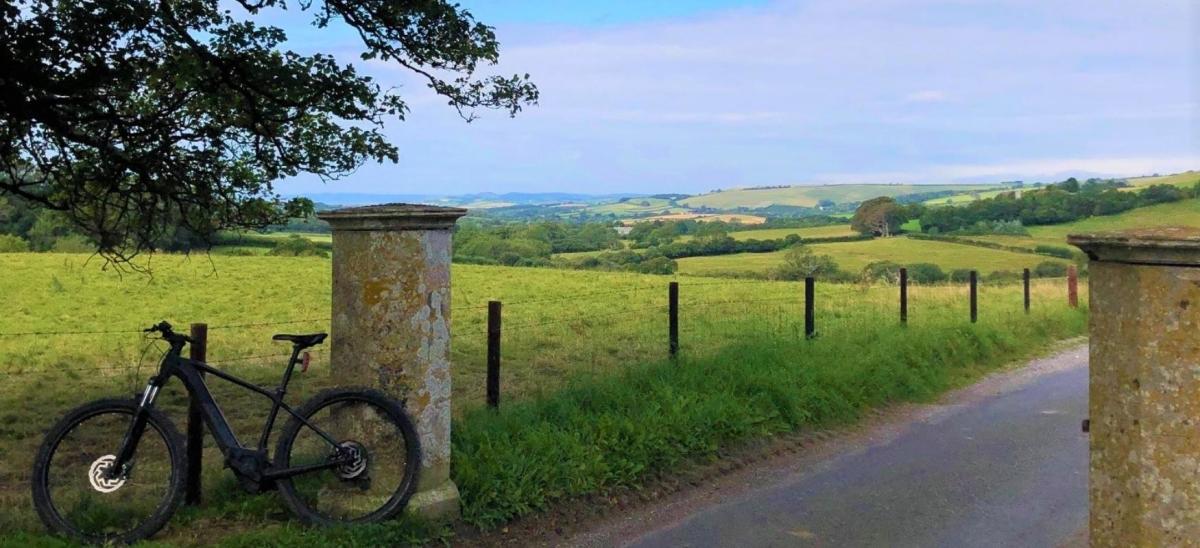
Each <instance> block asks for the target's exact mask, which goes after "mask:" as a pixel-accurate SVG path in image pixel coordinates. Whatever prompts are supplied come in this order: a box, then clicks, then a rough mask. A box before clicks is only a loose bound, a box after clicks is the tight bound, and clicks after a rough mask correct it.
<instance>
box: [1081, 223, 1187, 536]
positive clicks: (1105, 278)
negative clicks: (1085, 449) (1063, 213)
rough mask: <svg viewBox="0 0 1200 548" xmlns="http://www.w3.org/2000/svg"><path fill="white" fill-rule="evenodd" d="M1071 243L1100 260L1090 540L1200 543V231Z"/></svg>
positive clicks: (1096, 268) (1094, 309)
mask: <svg viewBox="0 0 1200 548" xmlns="http://www.w3.org/2000/svg"><path fill="white" fill-rule="evenodd" d="M1068 241H1069V242H1070V243H1071V244H1074V245H1076V246H1079V247H1080V248H1081V249H1083V250H1084V251H1085V252H1087V254H1088V256H1089V257H1090V258H1091V264H1090V269H1089V273H1090V276H1091V282H1090V284H1091V288H1090V291H1089V294H1090V299H1091V355H1090V363H1091V368H1090V373H1089V386H1090V388H1089V404H1088V405H1089V411H1088V413H1089V417H1090V421H1091V428H1090V448H1091V465H1090V474H1089V482H1088V483H1089V488H1088V491H1089V498H1090V504H1091V516H1090V520H1089V529H1090V538H1091V543H1092V545H1093V546H1183V545H1191V544H1192V543H1197V542H1200V230H1196V229H1186V228H1158V229H1141V230H1132V231H1126V232H1114V233H1102V234H1084V235H1073V236H1070V237H1069V238H1068Z"/></svg>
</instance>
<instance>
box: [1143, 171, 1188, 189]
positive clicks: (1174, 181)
mask: <svg viewBox="0 0 1200 548" xmlns="http://www.w3.org/2000/svg"><path fill="white" fill-rule="evenodd" d="M1126 180H1127V181H1129V186H1130V187H1131V188H1134V189H1140V188H1142V187H1147V186H1150V185H1175V186H1178V187H1183V188H1191V187H1192V186H1193V185H1195V184H1196V183H1200V171H1195V170H1191V171H1185V172H1183V173H1176V174H1174V175H1160V176H1157V177H1133V178H1131V179H1126Z"/></svg>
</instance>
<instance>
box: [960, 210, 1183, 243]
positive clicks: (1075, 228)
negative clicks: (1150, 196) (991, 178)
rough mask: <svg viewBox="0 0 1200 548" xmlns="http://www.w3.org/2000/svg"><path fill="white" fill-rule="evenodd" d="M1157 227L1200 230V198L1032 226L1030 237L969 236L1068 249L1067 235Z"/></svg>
mask: <svg viewBox="0 0 1200 548" xmlns="http://www.w3.org/2000/svg"><path fill="white" fill-rule="evenodd" d="M1155 226H1191V227H1197V228H1200V199H1191V200H1182V201H1179V202H1172V203H1169V204H1159V205H1154V206H1149V207H1139V208H1137V209H1131V210H1129V211H1126V212H1124V213H1120V214H1117V215H1107V216H1103V217H1089V218H1087V219H1082V220H1079V221H1075V222H1073V223H1065V224H1061V225H1045V226H1031V227H1029V229H1028V230H1029V235H1028V236H997V235H990V236H969V237H968V238H969V239H972V240H982V241H986V242H994V243H998V244H1003V245H1011V246H1019V247H1027V248H1031V249H1032V248H1033V247H1034V246H1037V245H1039V244H1046V245H1056V246H1061V247H1067V235H1068V234H1075V233H1080V232H1100V231H1107V230H1123V229H1127V228H1143V227H1155Z"/></svg>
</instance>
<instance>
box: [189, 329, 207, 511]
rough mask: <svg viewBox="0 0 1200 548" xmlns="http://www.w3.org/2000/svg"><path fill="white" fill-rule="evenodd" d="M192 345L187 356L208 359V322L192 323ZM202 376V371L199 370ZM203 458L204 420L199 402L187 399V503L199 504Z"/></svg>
mask: <svg viewBox="0 0 1200 548" xmlns="http://www.w3.org/2000/svg"><path fill="white" fill-rule="evenodd" d="M191 337H192V346H191V349H190V350H189V354H188V357H189V358H191V359H193V360H196V361H200V362H203V361H207V359H208V324H203V323H194V324H192V332H191ZM200 376H201V377H202V378H203V376H204V372H203V371H202V372H200ZM203 460H204V420H203V417H202V415H201V414H200V402H198V401H196V399H195V398H189V399H188V415H187V461H188V467H187V481H186V483H185V488H184V502H186V503H187V504H189V505H197V504H200V487H201V483H200V467H201V466H202V465H203Z"/></svg>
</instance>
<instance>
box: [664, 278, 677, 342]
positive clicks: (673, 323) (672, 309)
mask: <svg viewBox="0 0 1200 548" xmlns="http://www.w3.org/2000/svg"><path fill="white" fill-rule="evenodd" d="M667 302H668V311H667V315H668V316H669V318H668V320H667V323H668V325H667V337H668V341H667V346H668V353H669V354H670V356H671V359H672V360H674V359H675V358H676V356H678V354H679V282H671V284H670V285H669V286H667Z"/></svg>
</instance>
